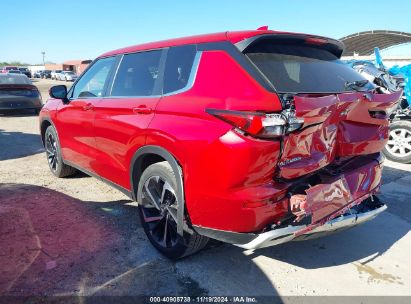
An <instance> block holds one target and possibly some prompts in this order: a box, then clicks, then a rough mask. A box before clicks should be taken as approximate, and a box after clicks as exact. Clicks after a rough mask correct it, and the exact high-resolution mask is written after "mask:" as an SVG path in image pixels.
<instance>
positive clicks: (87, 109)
mask: <svg viewBox="0 0 411 304" xmlns="http://www.w3.org/2000/svg"><path fill="white" fill-rule="evenodd" d="M93 108H94V106H93V105H92V104H91V103H88V104H86V105H85V106H83V110H84V111H90V110H93Z"/></svg>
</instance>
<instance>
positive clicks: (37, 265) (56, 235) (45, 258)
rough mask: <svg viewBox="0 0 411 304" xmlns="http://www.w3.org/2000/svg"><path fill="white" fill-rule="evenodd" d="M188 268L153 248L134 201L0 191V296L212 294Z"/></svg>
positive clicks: (14, 187) (258, 276)
mask: <svg viewBox="0 0 411 304" xmlns="http://www.w3.org/2000/svg"><path fill="white" fill-rule="evenodd" d="M205 251H207V250H205ZM201 256H202V255H201V254H200V255H199V258H201ZM211 260H212V259H211ZM211 260H210V261H211ZM204 262H205V261H201V260H200V261H198V263H199V264H203V265H204V264H205V263H204ZM237 262H238V263H242V264H247V265H248V266H247V273H244V275H252V279H253V280H256V281H258V282H259V285H261V288H263V289H264V290H266V291H267V293H268V294H271V295H276V294H277V293H276V291H275V288H273V286H272V285H271V283H270V282H269V280H268V279H267V277H266V275H265V274H264V273H263V272H262V271H261V270H260V269H259V268H258V266H256V265H254V263H253V262H252V261H251V260H250V259H249V258H247V257H245V256H244V255H242V254H239V255H238V261H237ZM185 263H186V261H185V260H181V261H179V262H178V263H175V262H172V261H169V260H167V259H165V258H163V257H162V256H161V255H159V254H158V253H157V251H155V249H153V247H152V246H151V244H150V243H149V242H148V240H147V238H146V236H145V235H144V232H143V229H142V228H141V225H140V222H139V219H138V216H137V208H136V206H135V205H133V204H131V202H130V201H128V200H120V201H109V202H90V201H81V200H78V199H75V198H72V197H70V196H67V195H65V194H62V193H59V192H56V191H53V190H50V189H47V188H44V187H38V186H33V185H24V184H2V185H0V265H5V266H4V267H2V268H1V270H0V295H159V294H164V295H179V296H184V295H191V296H193V295H194V296H195V295H197V296H198V295H207V294H208V290H207V289H204V288H203V287H202V286H199V284H198V283H197V282H196V281H195V280H193V279H192V278H191V277H190V275H186V274H184V273H182V272H180V271H178V268H177V264H185ZM221 270H223V271H224V272H225V277H226V279H227V280H228V281H231V282H235V281H236V280H237V279H236V277H235V276H236V275H237V274H236V273H233V274H231V273H230V271H229V270H228V271H227V269H226V268H225V267H222V268H221ZM212 273H213V272H212V271H211V269H210V271H209V275H210V277H212V275H213V274H212ZM246 292H248V294H250V293H249V290H247V291H246Z"/></svg>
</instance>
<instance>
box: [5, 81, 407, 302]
mask: <svg viewBox="0 0 411 304" xmlns="http://www.w3.org/2000/svg"><path fill="white" fill-rule="evenodd" d="M55 83H63V82H57V81H51V80H39V81H36V82H35V84H36V85H38V87H39V89H40V90H41V92H42V95H43V99H46V96H47V89H48V87H50V85H52V84H55ZM383 180H384V185H383V187H382V192H383V193H384V195H383V198H384V199H385V200H386V201H387V203H388V206H389V209H388V211H387V212H385V213H384V214H382V215H381V216H379V217H378V218H377V219H375V220H374V221H372V222H369V223H366V224H364V225H362V226H359V227H357V228H354V229H351V230H349V231H345V232H342V233H339V234H335V235H332V236H329V237H325V238H322V239H316V240H311V241H305V242H294V243H288V244H283V245H280V246H277V247H272V248H267V249H262V250H257V251H254V252H253V251H243V250H241V249H240V248H237V247H234V246H231V245H226V244H224V245H223V244H218V243H215V244H213V245H212V246H210V247H209V248H207V249H206V250H204V251H202V252H200V253H198V254H196V255H194V256H191V257H188V258H186V259H183V260H181V261H178V262H171V261H169V260H167V259H165V258H164V257H162V256H161V255H160V254H158V253H157V252H156V251H155V250H154V249H153V248H152V246H151V245H150V244H149V242H148V240H147V239H146V237H145V235H144V232H143V229H142V227H141V225H140V223H139V220H138V217H137V212H136V205H135V203H133V202H131V201H130V200H129V199H128V198H127V197H125V196H124V195H123V194H121V193H120V192H118V191H116V190H114V189H112V188H110V187H109V186H107V185H105V184H103V183H102V182H100V181H98V180H97V179H95V178H92V177H89V176H86V175H84V174H80V173H79V174H77V175H76V176H74V177H71V178H65V179H58V178H55V177H54V176H53V175H52V174H51V173H50V172H49V170H48V166H47V162H46V157H45V154H44V152H43V148H42V146H41V143H40V138H39V130H38V119H37V117H36V116H34V115H32V114H30V113H27V114H22V113H19V114H17V113H16V114H14V115H7V116H5V115H0V295H180V296H182V295H252V296H258V295H280V296H283V297H285V296H293V295H300V296H301V295H354V296H363V295H408V296H410V295H411V275H410V274H411V264H410V263H409V252H410V249H411V235H410V233H409V231H410V227H411V224H410V221H411V207H410V204H409V197H410V195H411V187H410V185H411V165H399V164H395V163H392V162H386V168H385V171H384V176H383ZM284 299H285V298H284Z"/></svg>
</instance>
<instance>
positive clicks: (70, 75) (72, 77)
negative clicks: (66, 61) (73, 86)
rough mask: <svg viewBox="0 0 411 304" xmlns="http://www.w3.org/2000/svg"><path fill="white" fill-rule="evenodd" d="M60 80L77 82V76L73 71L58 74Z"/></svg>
mask: <svg viewBox="0 0 411 304" xmlns="http://www.w3.org/2000/svg"><path fill="white" fill-rule="evenodd" d="M57 75H58V79H59V80H64V81H76V80H77V75H76V74H75V73H74V72H73V71H62V72H61V73H58V74H57Z"/></svg>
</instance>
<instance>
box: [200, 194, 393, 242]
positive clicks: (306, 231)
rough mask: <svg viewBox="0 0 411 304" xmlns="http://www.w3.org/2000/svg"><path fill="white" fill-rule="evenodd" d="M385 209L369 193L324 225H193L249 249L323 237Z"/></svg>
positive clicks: (206, 233) (368, 218) (210, 235)
mask: <svg viewBox="0 0 411 304" xmlns="http://www.w3.org/2000/svg"><path fill="white" fill-rule="evenodd" d="M386 209H387V206H386V205H385V204H383V203H381V202H380V201H379V199H378V198H377V197H376V196H368V197H367V198H366V199H364V200H363V201H362V202H361V203H359V204H357V205H355V206H352V207H351V208H349V209H347V210H346V212H345V213H344V214H342V215H339V216H338V217H335V218H332V219H330V220H328V221H326V222H325V223H323V224H317V225H312V224H308V225H289V226H287V227H281V228H273V229H272V230H269V231H266V232H262V233H237V232H231V231H222V230H216V229H210V228H204V227H201V226H195V227H194V228H195V230H196V231H197V232H198V233H200V234H202V235H205V236H208V237H210V238H213V239H217V240H220V241H223V242H226V243H231V244H234V245H236V246H238V247H241V248H244V249H247V250H250V249H258V248H264V247H269V246H275V245H279V244H282V243H286V242H290V241H300V240H307V239H310V238H317V237H322V236H325V235H328V234H331V233H334V232H337V231H341V230H345V229H348V228H351V227H354V226H357V225H360V224H362V223H364V222H366V221H369V220H372V219H374V218H375V217H376V216H377V215H378V214H380V213H381V212H383V211H384V210H386Z"/></svg>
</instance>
